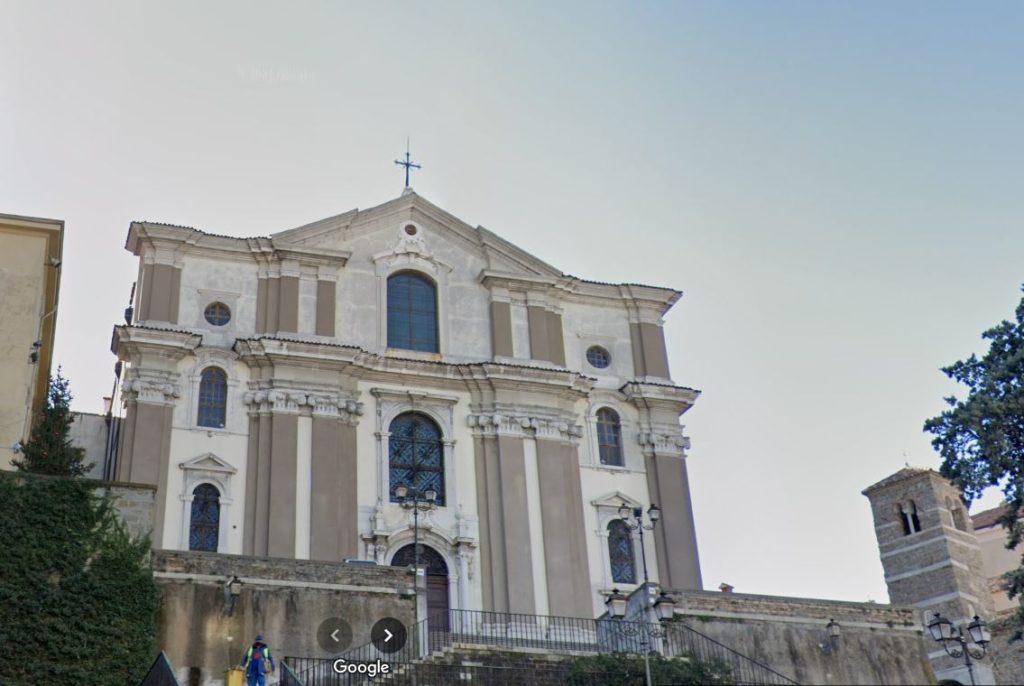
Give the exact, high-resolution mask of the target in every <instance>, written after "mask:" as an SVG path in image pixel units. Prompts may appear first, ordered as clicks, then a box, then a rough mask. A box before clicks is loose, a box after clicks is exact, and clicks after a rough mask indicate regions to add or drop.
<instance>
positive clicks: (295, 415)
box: [267, 390, 305, 558]
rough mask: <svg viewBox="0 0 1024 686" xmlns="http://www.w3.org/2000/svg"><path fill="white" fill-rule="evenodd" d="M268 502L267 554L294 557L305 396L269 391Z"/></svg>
mask: <svg viewBox="0 0 1024 686" xmlns="http://www.w3.org/2000/svg"><path fill="white" fill-rule="evenodd" d="M269 400H270V402H271V403H272V408H271V412H272V414H271V417H270V422H271V429H270V431H271V436H270V484H269V489H270V503H269V508H268V517H269V521H268V523H267V555H268V556H270V557H286V558H294V557H295V509H296V508H295V506H296V503H295V483H296V470H297V467H298V442H299V437H298V430H299V407H300V406H301V405H303V404H304V403H305V395H303V394H301V393H294V392H288V391H278V390H274V391H270V393H269Z"/></svg>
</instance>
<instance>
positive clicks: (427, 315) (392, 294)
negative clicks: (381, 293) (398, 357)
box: [388, 272, 438, 353]
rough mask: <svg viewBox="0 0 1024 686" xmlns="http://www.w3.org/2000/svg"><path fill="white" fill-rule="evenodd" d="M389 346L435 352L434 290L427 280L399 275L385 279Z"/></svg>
mask: <svg viewBox="0 0 1024 686" xmlns="http://www.w3.org/2000/svg"><path fill="white" fill-rule="evenodd" d="M388 347H389V348H402V349H403V350H420V351H423V352H428V353H436V352H438V344H437V289H436V288H435V287H434V283H433V282H432V281H431V280H430V279H428V278H427V277H425V276H422V275H420V274H417V273H415V272H399V273H398V274H395V275H393V276H391V277H390V278H389V279H388Z"/></svg>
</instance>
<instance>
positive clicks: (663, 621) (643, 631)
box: [605, 586, 676, 686]
mask: <svg viewBox="0 0 1024 686" xmlns="http://www.w3.org/2000/svg"><path fill="white" fill-rule="evenodd" d="M646 593H647V588H646V586H645V587H644V594H645V595H644V606H645V607H644V621H643V622H642V623H641V624H640V625H636V624H632V623H630V624H624V623H616V625H615V626H616V628H617V629H618V632H619V633H620V634H622V635H623V636H631V637H632V636H638V637H639V638H640V646H641V647H642V648H643V652H644V675H645V677H646V680H647V686H653V683H654V682H653V681H652V679H651V650H652V644H653V642H654V640H655V639H659V638H664V637H665V636H667V635H668V624H667V623H668V621H669V620H671V619H672V617H673V616H675V613H676V601H675V600H673V599H672V598H671V597H670V596H669V595H668V594H667V593H665V591H662V592H661V593H660V594H659V595H658V599H657V600H656V601H655V602H654V611H655V613H656V614H657V617H658V624H657V625H652V624H651V623H650V622H649V621H647V614H646V613H647V596H646ZM628 603H629V600H628V599H627V598H626V596H624V595H623V594H622V593H620V592H619V589H617V588H613V589H612V593H611V595H610V596H608V599H607V600H605V607H606V608H608V614H609V615H610V616H611V617H612V619H617V620H621V619H622V618H623V617H625V616H626V605H627V604H628Z"/></svg>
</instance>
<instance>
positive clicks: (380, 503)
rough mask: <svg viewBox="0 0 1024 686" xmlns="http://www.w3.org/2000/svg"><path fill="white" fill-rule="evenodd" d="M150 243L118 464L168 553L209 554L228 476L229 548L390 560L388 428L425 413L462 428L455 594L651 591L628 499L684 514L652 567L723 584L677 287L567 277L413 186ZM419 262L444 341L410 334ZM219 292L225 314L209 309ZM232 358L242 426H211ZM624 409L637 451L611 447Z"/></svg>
mask: <svg viewBox="0 0 1024 686" xmlns="http://www.w3.org/2000/svg"><path fill="white" fill-rule="evenodd" d="M128 249H129V250H131V251H132V252H133V253H134V254H136V255H137V256H138V257H139V260H140V271H139V275H140V276H139V278H140V282H139V288H138V298H137V302H136V318H135V321H134V322H133V323H132V325H129V326H119V327H117V328H116V329H115V336H114V350H115V352H116V353H117V354H118V356H119V357H120V359H122V360H124V361H125V362H126V363H127V366H126V375H125V382H124V389H125V393H124V397H123V401H124V402H125V406H126V416H125V429H124V430H123V431H122V444H121V446H120V450H119V457H118V465H117V478H119V479H121V480H124V481H138V482H144V483H152V484H155V485H156V486H157V489H158V495H157V499H158V507H157V514H156V522H157V524H156V525H157V531H156V532H155V535H154V545H155V546H156V547H159V548H166V549H179V550H181V549H188V546H189V526H190V516H191V507H192V492H193V489H194V488H195V487H196V485H198V484H201V483H209V484H211V485H214V486H215V487H216V488H217V489H218V492H219V493H220V497H221V500H220V508H221V509H220V516H221V520H220V523H219V527H220V529H219V532H220V535H219V537H218V541H217V550H218V551H219V552H226V553H245V554H256V555H268V556H271V557H274V556H278V557H295V558H300V559H302V558H312V559H331V560H341V559H344V558H363V559H372V560H376V561H377V562H378V563H380V564H388V563H390V561H391V558H392V556H393V555H394V554H395V553H396V552H397V551H398V550H399V549H400V548H402V547H403V546H405V545H407V544H409V543H410V542H411V541H412V536H413V533H412V515H411V513H410V512H409V511H406V510H403V509H402V508H401V507H400V506H399V505H397V504H395V503H392V502H390V498H389V494H390V484H389V472H388V464H389V447H388V441H389V433H388V429H389V426H390V422H391V421H392V419H394V418H395V417H396V416H398V415H399V414H401V413H403V412H409V411H413V412H417V413H421V414H424V415H427V416H429V417H430V418H431V419H432V420H433V421H434V423H436V425H437V426H438V427H439V428H440V430H441V434H442V443H443V451H444V457H443V461H444V481H445V484H444V489H445V492H444V495H445V505H444V506H443V507H440V508H438V509H436V510H435V511H432V512H428V513H424V514H421V515H420V519H419V530H420V536H421V542H422V543H423V544H424V545H428V546H430V547H431V548H433V549H434V550H436V551H437V552H438V553H440V554H441V556H442V557H443V558H444V561H445V563H446V565H447V568H448V583H449V598H448V602H449V605H450V607H453V608H465V609H492V610H498V611H529V612H532V613H536V614H574V615H585V616H593V615H594V614H599V613H600V612H601V611H603V593H605V592H607V591H609V590H610V589H611V587H612V586H613V585H617V586H619V587H622V588H623V590H627V591H628V590H630V588H631V586H630V585H629V584H621V583H619V584H615V583H614V582H613V581H612V578H611V572H610V568H609V554H608V549H607V532H606V527H607V523H608V520H609V518H610V517H614V516H616V515H615V512H614V508H615V507H616V506H617V504H621V503H623V502H625V503H629V504H643V505H645V506H646V505H647V504H649V503H651V502H657V504H658V505H659V506H660V507H661V509H662V511H663V512H664V517H663V520H662V521H663V526H662V527H661V528H660V530H659V531H656V532H655V535H653V536H652V535H648V536H647V537H646V538H645V540H646V542H647V544H648V545H647V549H646V555H647V562H648V567H649V572H650V577H651V579H652V580H654V581H661V582H662V583H664V584H666V585H670V586H674V587H680V588H700V571H699V564H698V560H697V550H696V543H695V534H694V530H693V520H692V515H691V510H690V502H689V490H688V489H689V487H688V484H687V483H686V469H685V459H684V457H685V455H684V451H685V448H686V447H688V443H687V439H686V438H685V437H684V436H683V433H682V428H681V426H680V424H679V421H678V418H679V416H680V415H681V414H682V413H683V412H685V411H686V410H687V409H689V407H690V406H691V405H692V403H693V402H694V400H695V399H696V397H697V395H698V393H697V392H696V391H693V390H691V389H688V388H685V387H681V386H676V385H675V384H674V383H673V382H672V380H671V379H670V378H669V375H668V366H667V359H666V355H665V345H664V339H663V337H662V333H661V332H662V329H661V322H662V317H663V316H664V314H665V313H666V312H667V311H668V309H669V308H670V307H671V306H672V305H673V304H674V303H675V302H676V300H677V299H678V298H679V296H680V294H679V293H678V292H677V291H674V290H670V289H664V288H655V287H649V286H637V285H611V284H603V283H597V282H590V281H584V280H581V279H577V278H575V277H569V276H565V275H563V274H561V272H558V271H557V270H556V269H554V268H552V267H550V266H549V265H547V264H545V263H543V262H541V261H540V260H538V259H536V258H535V257H533V256H531V255H529V254H527V253H525V252H523V251H521V250H520V249H518V248H516V247H514V246H512V245H511V244H509V243H507V242H506V241H504V240H502V239H501V238H498V237H497V236H495V235H494V234H491V233H490V232H488V231H487V230H486V229H483V228H473V227H470V226H468V225H466V224H464V223H463V222H461V221H460V220H458V219H456V218H455V217H453V216H451V215H449V214H447V213H445V212H444V211H443V210H440V209H439V208H437V207H436V206H434V205H432V204H430V203H429V202H427V201H425V200H424V199H422V198H420V197H419V196H417V195H415V194H414V193H406V194H403V196H402V197H400V198H398V199H396V200H393V201H391V202H388V203H385V204H384V205H381V206H379V207H376V208H372V209H370V210H365V211H352V212H349V213H346V214H343V215H339V216H337V217H332V218H329V219H325V220H322V221H320V222H316V223H314V224H311V225H308V226H304V227H300V228H298V229H292V230H290V231H284V232H282V233H278V234H275V235H273V236H272V237H270V238H249V239H239V238H228V237H223V236H216V235H212V234H207V233H203V232H200V231H197V230H194V229H189V228H184V227H176V226H169V225H162V224H151V223H134V224H132V226H131V228H130V231H129V239H128ZM401 271H414V272H417V273H419V274H422V275H425V276H426V277H427V278H428V279H429V280H430V281H431V282H433V283H434V284H435V287H436V294H437V326H438V329H437V330H438V344H439V345H438V352H419V351H412V350H401V349H391V348H388V347H387V321H388V320H387V287H388V277H389V276H391V275H393V274H395V273H397V272H401ZM214 302H220V303H223V304H224V305H226V306H227V307H228V309H229V310H230V313H231V315H230V320H229V321H228V322H227V323H226V324H224V325H222V326H214V325H211V324H209V323H208V322H207V321H206V319H205V318H204V310H205V308H206V307H207V306H208V305H210V304H211V303H214ZM594 345H598V346H601V347H602V348H604V349H605V350H607V351H608V353H610V364H609V365H608V366H607V367H606V368H604V369H598V368H595V367H593V366H592V365H591V364H590V363H589V362H588V361H587V356H586V351H587V349H588V348H589V347H591V346H594ZM209 367H217V368H220V369H222V370H224V372H226V375H227V397H226V415H225V421H224V425H223V427H220V426H217V427H209V426H200V425H199V422H198V416H199V389H200V382H201V379H202V374H203V370H204V369H207V368H209ZM603 407H607V408H611V409H613V410H614V411H615V412H616V413H617V414H618V416H619V417H620V419H621V435H622V441H621V443H622V453H623V466H609V465H603V464H601V462H600V459H599V449H598V438H597V429H596V420H595V418H596V413H597V411H598V410H599V409H600V408H603ZM488 470H489V471H488ZM566 475H568V476H566ZM636 564H637V565H639V564H640V555H639V551H638V552H637V555H636ZM566 576H569V577H573V578H570V579H566V578H564V577H566ZM637 578H638V580H639V581H642V571H641V570H640V569H639V568H638V569H637ZM588 581H589V584H588V583H587V582H588ZM573 587H575V588H583V589H584V590H583V591H582V592H577V591H575V590H572V588H573ZM566 589H568V590H566ZM567 595H568V596H573V597H572V598H568V599H566V596H567ZM524 598H525V600H524Z"/></svg>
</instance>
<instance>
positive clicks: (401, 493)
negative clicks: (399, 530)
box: [395, 484, 437, 574]
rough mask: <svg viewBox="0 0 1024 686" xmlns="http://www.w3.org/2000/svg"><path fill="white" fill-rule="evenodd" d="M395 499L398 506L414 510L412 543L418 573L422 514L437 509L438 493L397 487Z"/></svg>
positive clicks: (428, 489) (432, 490) (431, 490)
mask: <svg viewBox="0 0 1024 686" xmlns="http://www.w3.org/2000/svg"><path fill="white" fill-rule="evenodd" d="M395 497H396V498H397V499H398V504H399V505H401V506H402V507H403V508H405V509H406V510H412V541H413V559H414V560H415V562H414V564H415V566H416V573H417V574H419V569H420V512H426V511H428V510H433V509H436V508H437V491H435V490H434V489H433V488H426V489H423V490H422V491H421V490H420V489H418V488H410V487H409V486H406V485H405V484H401V485H399V486H395Z"/></svg>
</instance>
